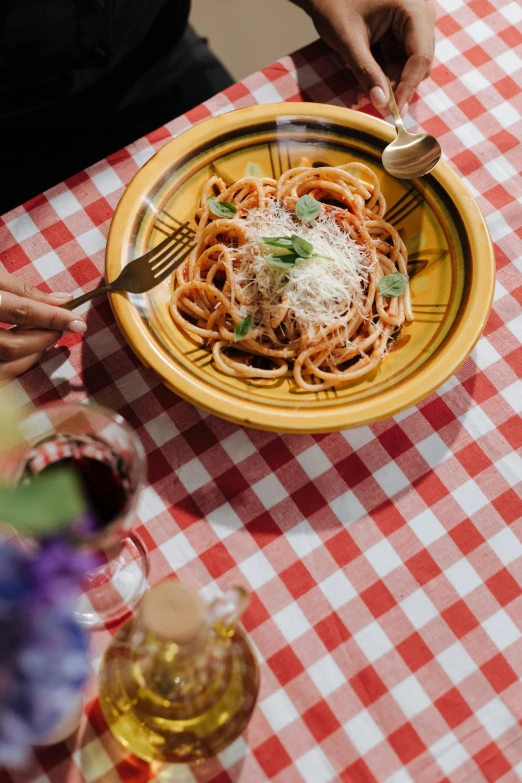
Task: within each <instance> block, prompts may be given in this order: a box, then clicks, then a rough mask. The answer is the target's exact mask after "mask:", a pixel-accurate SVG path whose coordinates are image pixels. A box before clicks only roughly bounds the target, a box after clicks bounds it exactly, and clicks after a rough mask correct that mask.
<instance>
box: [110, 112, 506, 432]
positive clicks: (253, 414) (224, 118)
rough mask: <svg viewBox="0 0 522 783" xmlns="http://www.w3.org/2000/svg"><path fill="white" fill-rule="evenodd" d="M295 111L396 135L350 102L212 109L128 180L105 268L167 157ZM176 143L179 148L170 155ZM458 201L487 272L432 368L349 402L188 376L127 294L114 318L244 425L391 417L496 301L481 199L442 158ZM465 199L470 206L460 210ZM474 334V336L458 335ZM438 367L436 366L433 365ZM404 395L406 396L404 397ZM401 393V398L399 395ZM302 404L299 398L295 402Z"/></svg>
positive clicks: (178, 379) (443, 373) (446, 374)
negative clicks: (273, 395) (273, 397)
mask: <svg viewBox="0 0 522 783" xmlns="http://www.w3.org/2000/svg"><path fill="white" fill-rule="evenodd" d="M278 115H279V116H282V115H286V116H295V117H296V118H297V117H299V118H307V117H310V118H314V119H317V118H322V119H325V120H330V121H335V122H337V123H338V124H340V125H343V126H345V127H347V128H349V129H350V130H355V131H362V132H365V133H369V134H371V135H373V136H375V137H377V138H378V139H380V140H382V141H385V142H386V141H392V140H393V139H394V138H395V130H394V128H393V127H392V126H391V125H390V124H389V123H387V122H386V121H385V120H382V119H378V118H376V117H373V116H372V115H369V114H365V113H363V112H359V111H355V110H353V109H346V108H343V107H339V106H331V105H329V104H322V103H306V102H303V103H270V104H260V105H256V106H249V107H246V108H243V109H234V110H232V111H230V112H226V113H225V114H221V115H218V116H217V117H210V118H208V119H206V120H203V121H202V122H200V123H198V124H197V125H194V126H192V127H191V128H188V129H187V130H185V131H184V132H183V133H181V134H179V135H178V136H176V137H175V138H173V139H171V141H169V142H167V144H165V145H164V146H163V147H162V148H161V149H160V150H158V151H157V152H156V153H155V154H154V155H153V156H152V157H151V158H150V159H149V160H148V161H147V163H145V164H144V166H142V167H141V168H140V169H139V170H138V171H137V172H136V174H135V175H134V177H133V179H132V180H131V182H130V183H129V184H128V186H127V187H126V189H125V191H124V193H123V195H122V196H121V198H120V201H119V203H118V205H117V207H116V210H115V213H114V215H113V218H112V221H111V225H110V228H109V234H108V238H107V247H106V254H105V275H106V279H107V280H111V279H114V278H115V276H116V274H115V272H117V273H119V271H121V248H122V247H123V246H125V241H126V235H127V234H128V233H129V232H130V230H131V228H132V224H133V219H132V216H133V214H134V211H135V205H136V204H138V203H139V197H140V195H141V193H142V191H143V189H144V186H145V185H146V184H147V182H150V180H151V179H154V177H160V176H161V175H162V173H164V170H165V168H166V166H167V165H168V164H171V163H172V162H173V160H175V159H179V158H181V157H183V156H184V155H186V154H187V153H190V150H191V149H193V148H194V146H197V144H198V143H200V142H201V141H203V140H204V139H206V140H208V138H209V137H212V136H217V135H221V133H223V131H224V130H225V126H226V125H233V126H234V127H242V126H245V125H249V124H251V123H252V121H255V120H267V119H274V118H275V117H277V116H278ZM173 151H175V154H174V155H173V154H172V153H173ZM429 176H433V177H434V179H435V180H436V181H437V182H438V183H439V185H440V186H441V187H442V188H443V189H444V191H445V192H446V193H447V194H448V195H449V196H450V199H451V201H452V202H453V204H454V205H455V206H456V208H457V210H458V213H459V216H460V219H461V220H462V223H463V225H464V228H465V232H466V235H467V239H468V242H469V245H470V252H471V258H472V259H473V258H477V257H478V256H479V255H480V256H481V257H482V256H484V258H486V260H487V262H488V263H485V264H484V267H485V269H486V272H487V274H486V275H484V269H482V270H481V272H482V274H481V276H480V280H479V276H478V275H477V274H472V275H471V286H470V289H469V295H468V303H467V306H466V309H465V311H464V313H463V314H462V317H461V319H460V322H459V324H458V326H457V328H456V331H455V332H454V333H453V336H452V337H451V338H450V339H449V340H448V342H447V343H446V345H445V347H444V349H443V350H442V351H440V354H439V355H438V356H435V357H433V359H432V362H430V366H429V368H425V369H424V368H423V367H421V368H419V370H418V371H417V372H416V373H415V375H414V376H412V377H408V378H405V379H404V380H403V381H402V382H401V383H400V384H398V385H395V386H391V387H390V388H388V389H386V390H384V391H383V392H381V393H379V394H378V395H376V396H375V398H374V397H371V396H370V397H368V398H366V399H363V400H360V401H356V402H353V401H350V400H347V401H346V404H345V405H342V404H341V405H339V406H335V407H334V408H328V409H321V410H315V409H314V408H308V409H300V410H298V411H296V414H295V415H294V416H292V414H291V410H290V409H289V408H288V407H284V408H283V407H279V406H277V404H275V405H263V404H262V403H258V402H248V401H246V400H241V405H240V407H238V405H237V398H236V397H235V395H234V394H233V393H232V392H226V391H223V390H221V389H217V388H215V387H213V386H211V385H210V384H205V382H204V381H201V380H200V379H198V378H195V377H194V376H191V377H188V376H187V375H186V374H185V371H184V370H183V369H182V368H179V367H177V366H176V365H175V364H173V363H171V362H170V363H169V361H168V359H169V357H171V355H170V354H169V352H168V351H167V350H166V349H164V348H163V347H162V346H160V345H159V344H158V343H157V342H155V341H153V340H151V339H150V333H149V332H148V331H147V327H145V326H144V319H143V318H142V316H141V315H140V314H139V312H138V310H137V308H136V307H135V306H134V305H133V304H132V303H131V302H130V300H129V299H128V297H127V295H126V294H119V293H115V294H111V295H110V296H109V299H110V303H111V307H112V310H113V313H114V316H115V319H116V322H117V324H118V326H119V328H120V330H121V332H122V335H123V337H124V338H125V340H126V342H127V343H128V345H129V347H130V348H131V349H132V350H133V351H134V353H135V354H136V355H137V356H138V358H139V359H140V361H141V362H142V363H143V364H144V365H145V367H148V368H150V369H152V370H153V371H154V372H155V374H156V375H157V376H159V378H160V380H161V381H162V382H163V383H164V384H165V385H166V386H167V387H168V388H169V389H171V390H172V391H173V392H174V393H175V394H177V395H178V396H180V397H182V398H183V399H185V400H187V401H188V402H190V403H191V404H192V405H195V406H196V407H198V408H201V409H203V410H205V411H207V412H208V413H212V414H214V415H217V416H219V417H220V418H224V419H227V420H228V421H232V422H234V423H235V424H240V425H242V426H248V427H254V428H257V429H262V430H268V431H271V432H288V433H301V434H305V433H311V434H313V433H322V432H334V431H339V430H343V429H349V428H351V427H360V426H365V425H368V424H372V423H375V422H377V421H380V420H382V419H386V418H390V417H392V416H394V415H396V414H397V413H399V412H400V411H402V410H405V409H406V408H409V407H412V406H414V405H415V404H416V403H418V402H419V401H420V400H423V399H425V398H427V397H429V396H430V394H432V393H433V392H434V391H435V390H436V389H437V388H439V387H440V386H442V385H443V384H444V383H445V382H446V381H447V380H448V379H449V378H450V377H451V376H452V375H454V374H455V373H456V372H457V370H458V368H459V367H460V366H461V365H462V364H463V362H464V361H465V360H466V359H467V358H468V356H469V355H470V353H471V352H472V350H473V348H474V347H475V345H476V343H477V342H478V340H479V338H480V336H481V334H482V332H483V330H484V327H485V325H486V322H487V319H488V316H489V312H490V309H491V305H492V302H493V294H494V286H495V257H494V251H493V245H492V241H491V236H490V233H489V230H488V227H487V224H486V221H485V218H484V216H483V215H482V213H481V211H480V209H479V207H478V204H477V203H476V201H475V199H474V198H473V196H472V194H471V193H470V191H469V190H468V188H467V187H466V185H465V184H464V183H463V181H462V180H461V178H460V177H459V175H458V174H457V173H456V172H455V171H454V170H453V169H452V168H451V167H450V166H449V164H448V163H446V162H445V161H444V160H441V161H439V163H438V164H437V166H436V167H435V169H433V170H432V171H431V172H430V175H429ZM463 207H465V209H464V210H463ZM463 334H466V335H468V334H470V335H471V339H469V340H468V339H465V340H462V339H459V338H461V337H462V335H463ZM435 370H439V372H436V371H435ZM405 388H407V389H408V393H407V394H405ZM405 397H406V398H407V402H406V403H404V402H402V399H404V398H405ZM401 398H402V399H401ZM296 408H298V406H296Z"/></svg>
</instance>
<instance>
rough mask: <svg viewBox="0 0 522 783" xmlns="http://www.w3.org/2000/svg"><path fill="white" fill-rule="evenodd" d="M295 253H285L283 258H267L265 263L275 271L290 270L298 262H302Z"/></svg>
mask: <svg viewBox="0 0 522 783" xmlns="http://www.w3.org/2000/svg"><path fill="white" fill-rule="evenodd" d="M303 260H304V259H302V258H301V257H300V256H298V255H297V253H287V254H286V255H284V256H267V257H266V258H265V261H266V262H267V264H270V266H273V267H276V268H277V269H291V268H292V267H293V266H295V265H296V263H297V262H298V261H303Z"/></svg>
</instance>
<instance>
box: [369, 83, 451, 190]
mask: <svg viewBox="0 0 522 783" xmlns="http://www.w3.org/2000/svg"><path fill="white" fill-rule="evenodd" d="M389 88H390V101H389V103H388V106H389V109H390V111H391V113H392V115H393V119H394V121H395V127H396V128H397V138H396V139H394V140H393V141H392V142H391V144H388V146H387V147H386V148H385V149H384V150H383V153H382V165H383V166H384V168H385V169H386V171H387V172H388V174H391V175H392V177H397V178H398V179H411V178H413V177H422V176H424V174H427V173H428V172H429V171H431V170H432V169H433V168H434V167H435V166H436V165H437V163H438V162H439V160H440V157H441V154H442V152H441V148H440V144H439V142H438V141H437V139H436V138H435V137H434V136H430V135H429V133H409V132H408V131H407V130H406V129H405V127H404V125H403V122H402V117H401V115H400V112H399V110H398V108H397V104H396V102H395V96H394V94H393V90H392V86H391V84H389Z"/></svg>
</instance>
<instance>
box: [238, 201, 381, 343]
mask: <svg viewBox="0 0 522 783" xmlns="http://www.w3.org/2000/svg"><path fill="white" fill-rule="evenodd" d="M242 225H243V227H244V229H245V233H246V237H247V241H246V243H245V244H244V245H242V246H241V248H240V249H237V250H236V251H235V252H234V273H235V274H234V278H235V282H236V286H237V288H239V289H240V290H241V292H242V293H243V294H244V296H245V297H246V299H247V301H248V304H239V303H237V306H238V309H239V310H240V312H241V315H242V317H247V316H252V319H253V321H254V324H256V325H258V326H261V325H262V323H263V319H264V317H265V316H266V315H267V314H268V316H269V317H270V318H272V317H274V316H275V315H276V313H277V311H278V310H279V308H280V307H281V303H282V301H283V300H285V301H286V302H287V303H288V305H289V308H290V315H291V317H292V319H293V320H294V322H295V323H296V325H297V326H298V327H300V329H301V331H302V332H303V333H308V334H309V335H310V336H313V335H317V334H321V332H322V331H323V330H324V329H325V328H328V327H331V326H334V325H335V324H336V323H337V324H341V323H342V320H341V319H342V316H343V315H345V313H346V312H347V311H348V310H349V309H350V307H351V306H352V305H353V304H354V303H356V302H358V301H359V300H360V298H361V294H362V292H363V290H364V288H365V286H366V284H367V281H368V275H369V271H370V269H371V260H370V257H369V255H368V254H367V252H366V251H365V250H364V248H363V247H361V246H360V245H358V244H357V243H356V242H354V241H353V239H351V237H350V236H349V235H348V234H347V233H346V232H345V231H343V229H342V228H341V227H340V226H339V225H338V223H337V221H336V220H335V217H334V215H333V214H332V213H331V212H328V213H327V212H326V211H325V210H323V211H322V212H321V213H320V215H319V217H318V218H317V219H316V220H314V221H313V222H312V223H310V224H305V223H301V222H300V221H299V220H298V219H297V218H296V216H295V214H293V213H292V212H290V211H289V210H287V209H285V207H284V206H283V205H282V204H281V203H280V202H277V201H270V202H269V204H268V205H267V206H266V207H263V208H258V209H253V210H250V211H249V212H248V214H247V216H246V218H245V219H244V220H243V221H242ZM292 234H297V236H299V237H302V238H303V239H306V240H307V241H308V242H310V243H311V244H312V245H313V249H314V254H317V255H312V256H311V257H310V258H308V259H303V260H301V261H299V262H297V263H296V265H295V266H294V267H290V268H289V269H288V270H284V269H279V268H274V267H272V266H271V265H270V264H268V263H267V261H266V260H265V259H264V258H263V256H262V255H261V252H260V247H259V237H263V236H265V237H277V236H291V235H292ZM318 256H328V258H320V257H318ZM330 259H331V260H330Z"/></svg>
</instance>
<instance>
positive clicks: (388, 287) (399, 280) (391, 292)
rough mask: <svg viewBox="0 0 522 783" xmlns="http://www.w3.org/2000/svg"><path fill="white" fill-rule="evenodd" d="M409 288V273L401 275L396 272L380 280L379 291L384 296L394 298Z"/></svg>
mask: <svg viewBox="0 0 522 783" xmlns="http://www.w3.org/2000/svg"><path fill="white" fill-rule="evenodd" d="M407 288H408V275H401V274H400V273H399V272H394V273H393V274H392V275H385V276H384V277H381V279H380V280H379V293H380V294H382V296H387V297H388V298H390V299H391V298H392V297H394V296H400V295H401V294H403V293H404V292H405V291H406V289H407Z"/></svg>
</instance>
